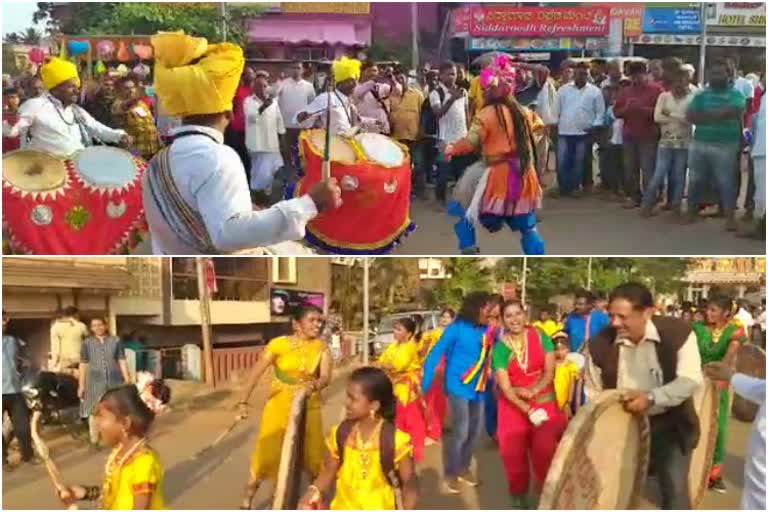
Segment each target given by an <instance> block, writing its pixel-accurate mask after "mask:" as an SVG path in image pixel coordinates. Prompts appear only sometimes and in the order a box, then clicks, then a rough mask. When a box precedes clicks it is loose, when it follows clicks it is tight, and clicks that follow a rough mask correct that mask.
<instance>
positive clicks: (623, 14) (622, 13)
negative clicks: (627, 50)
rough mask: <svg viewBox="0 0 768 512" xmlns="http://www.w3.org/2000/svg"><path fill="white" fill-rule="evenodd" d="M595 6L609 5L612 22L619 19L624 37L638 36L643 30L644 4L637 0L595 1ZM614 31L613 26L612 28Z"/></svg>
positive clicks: (593, 4)
mask: <svg viewBox="0 0 768 512" xmlns="http://www.w3.org/2000/svg"><path fill="white" fill-rule="evenodd" d="M591 5H592V6H594V7H607V8H608V9H609V13H610V17H611V22H612V23H613V21H614V20H618V22H619V23H618V26H621V27H622V36H623V37H637V36H639V35H640V34H641V33H642V31H643V5H642V4H639V3H635V2H593V3H591ZM611 31H613V28H611Z"/></svg>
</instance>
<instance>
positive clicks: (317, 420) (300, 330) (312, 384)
mask: <svg viewBox="0 0 768 512" xmlns="http://www.w3.org/2000/svg"><path fill="white" fill-rule="evenodd" d="M322 322H323V313H322V310H320V308H317V307H315V306H311V305H305V306H301V307H299V308H298V309H297V310H296V312H295V313H294V314H293V315H292V324H293V332H294V333H293V335H291V336H280V337H279V338H275V339H273V340H272V341H270V342H269V343H268V344H267V346H266V348H265V349H264V355H263V356H262V358H261V359H260V360H259V362H258V363H257V364H256V366H255V368H254V369H253V373H252V374H251V377H250V379H249V381H248V383H247V385H246V386H245V391H244V394H243V397H242V400H241V401H240V404H239V405H240V409H241V410H240V415H241V417H246V416H247V407H248V399H249V397H250V396H251V393H252V392H253V388H254V387H256V384H257V383H258V382H259V379H261V376H262V375H263V374H264V372H265V371H267V369H269V368H270V367H272V369H273V370H274V378H273V379H272V384H271V389H270V392H269V399H268V400H267V403H266V405H265V406H264V408H263V409H262V411H261V425H260V427H259V435H258V437H257V439H256V446H255V448H254V451H253V454H252V455H251V469H250V477H249V479H248V485H247V487H246V492H245V497H244V498H243V502H242V504H241V507H240V508H241V509H246V510H248V509H250V508H251V502H252V501H253V497H254V495H255V494H256V491H257V490H258V488H259V486H260V485H261V483H262V482H263V481H264V480H267V479H269V480H273V481H274V480H275V479H276V478H277V472H278V469H279V467H280V452H281V449H282V446H283V438H284V437H285V431H286V428H287V426H288V420H289V415H290V411H291V403H292V402H293V398H294V396H295V394H296V392H297V391H299V390H300V389H302V388H304V389H307V390H309V392H310V393H311V395H310V398H309V400H308V401H307V426H306V431H305V437H304V458H303V467H304V470H305V471H306V472H307V473H309V475H310V477H311V478H313V479H314V478H315V477H316V476H317V474H318V473H319V471H320V467H321V466H322V463H323V441H324V439H323V423H322V418H321V415H320V391H321V390H322V389H324V388H326V387H327V386H328V384H329V382H330V379H331V370H332V364H333V363H332V358H331V355H330V352H329V351H328V347H327V346H326V345H325V343H323V342H322V341H320V340H319V339H318V336H319V335H320V328H321V326H322Z"/></svg>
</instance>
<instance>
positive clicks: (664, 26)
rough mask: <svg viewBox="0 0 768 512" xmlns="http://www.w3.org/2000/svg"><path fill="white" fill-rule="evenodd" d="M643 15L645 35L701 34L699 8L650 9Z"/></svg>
mask: <svg viewBox="0 0 768 512" xmlns="http://www.w3.org/2000/svg"><path fill="white" fill-rule="evenodd" d="M649 5H653V4H647V5H646V7H645V11H644V13H643V33H645V34H658V33H665V34H697V33H700V32H701V19H700V16H699V8H698V7H682V8H666V7H649Z"/></svg>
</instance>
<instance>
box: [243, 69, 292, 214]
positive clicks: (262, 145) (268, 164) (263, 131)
mask: <svg viewBox="0 0 768 512" xmlns="http://www.w3.org/2000/svg"><path fill="white" fill-rule="evenodd" d="M268 77H269V74H268V73H267V72H266V71H257V72H256V78H255V79H254V80H253V84H252V87H253V94H252V95H251V96H248V97H247V98H246V99H245V101H244V102H243V113H244V114H245V147H247V148H248V153H249V154H250V157H251V183H250V186H251V190H252V191H255V192H263V193H264V194H266V195H267V198H269V197H270V196H271V195H272V180H273V178H274V176H275V173H276V172H277V171H278V169H280V168H281V167H282V166H283V157H282V155H281V154H280V138H279V137H280V136H282V135H285V125H284V124H283V116H282V113H281V112H280V107H279V106H278V104H277V102H276V101H274V99H273V98H271V97H270V96H269V93H268V92H267V90H268V89H269V82H268ZM267 198H264V199H267Z"/></svg>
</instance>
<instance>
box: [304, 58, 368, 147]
mask: <svg viewBox="0 0 768 512" xmlns="http://www.w3.org/2000/svg"><path fill="white" fill-rule="evenodd" d="M332 67H333V69H332V72H333V80H334V83H335V85H336V88H335V89H334V90H333V91H330V92H324V93H322V94H319V95H318V96H317V98H315V99H314V101H312V103H310V104H309V105H307V107H306V108H305V109H304V110H302V111H301V112H299V113H298V114H296V122H298V123H305V122H308V121H309V120H317V119H319V120H320V124H321V125H322V127H323V128H325V126H326V124H328V125H329V127H330V132H331V135H340V136H345V137H351V136H354V134H355V133H357V131H359V130H360V129H361V128H363V127H366V126H368V127H373V126H376V120H375V119H371V118H367V117H363V116H361V115H360V113H359V112H358V110H357V107H355V104H354V102H353V101H352V94H353V93H354V91H355V87H357V81H358V80H359V79H360V61H358V60H355V59H348V58H347V57H342V58H341V59H339V60H336V61H334V63H333V66H332ZM329 102H330V109H329V108H328V103H329ZM326 111H328V112H330V121H329V122H328V123H326V121H327V119H326V117H325V116H326Z"/></svg>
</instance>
